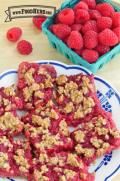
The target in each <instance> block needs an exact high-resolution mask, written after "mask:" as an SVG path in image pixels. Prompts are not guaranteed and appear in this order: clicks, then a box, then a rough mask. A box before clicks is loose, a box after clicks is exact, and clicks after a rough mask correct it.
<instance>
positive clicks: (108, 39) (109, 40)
mask: <svg viewBox="0 0 120 181" xmlns="http://www.w3.org/2000/svg"><path fill="white" fill-rule="evenodd" d="M98 40H99V42H100V43H101V44H102V45H106V46H115V45H116V44H117V43H118V37H117V35H116V34H115V33H114V32H113V31H112V30H110V29H108V28H106V29H105V30H103V31H102V32H101V33H99V35H98Z"/></svg>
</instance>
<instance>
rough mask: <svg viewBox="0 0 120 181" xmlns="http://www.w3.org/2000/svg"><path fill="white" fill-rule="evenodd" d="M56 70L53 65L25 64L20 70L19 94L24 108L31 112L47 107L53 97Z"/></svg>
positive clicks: (22, 64)
mask: <svg viewBox="0 0 120 181" xmlns="http://www.w3.org/2000/svg"><path fill="white" fill-rule="evenodd" d="M55 78H56V70H55V69H54V67H53V66H51V65H39V64H37V63H27V62H23V63H21V64H20V65H19V69H18V85H17V86H18V92H19V97H20V98H21V99H22V100H23V105H24V106H23V107H24V109H26V110H31V109H33V108H34V107H38V106H41V105H45V104H46V103H47V102H48V101H49V100H51V99H52V96H53V88H54V84H53V83H54V79H55Z"/></svg>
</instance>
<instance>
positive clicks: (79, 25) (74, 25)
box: [71, 24, 82, 31]
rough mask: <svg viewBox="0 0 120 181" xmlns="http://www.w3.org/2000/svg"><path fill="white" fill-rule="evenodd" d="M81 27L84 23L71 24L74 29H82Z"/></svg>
mask: <svg viewBox="0 0 120 181" xmlns="http://www.w3.org/2000/svg"><path fill="white" fill-rule="evenodd" d="M81 28H82V25H81V24H73V25H72V26H71V30H72V31H80V30H81Z"/></svg>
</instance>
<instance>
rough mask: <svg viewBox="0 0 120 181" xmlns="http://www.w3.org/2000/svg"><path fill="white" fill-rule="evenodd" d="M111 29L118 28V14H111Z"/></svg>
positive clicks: (119, 24)
mask: <svg viewBox="0 0 120 181" xmlns="http://www.w3.org/2000/svg"><path fill="white" fill-rule="evenodd" d="M112 20H113V28H116V27H118V26H120V12H114V13H113V14H112Z"/></svg>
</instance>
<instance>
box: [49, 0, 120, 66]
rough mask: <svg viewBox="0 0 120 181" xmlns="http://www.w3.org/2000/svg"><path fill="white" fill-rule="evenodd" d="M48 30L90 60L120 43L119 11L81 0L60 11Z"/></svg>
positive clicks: (88, 0)
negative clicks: (71, 6)
mask: <svg viewBox="0 0 120 181" xmlns="http://www.w3.org/2000/svg"><path fill="white" fill-rule="evenodd" d="M49 29H50V31H51V32H52V33H54V34H55V35H56V36H57V37H58V38H59V39H61V40H62V41H63V42H64V43H65V44H67V46H68V47H69V48H70V49H72V50H73V51H75V52H76V53H77V54H78V55H79V56H81V57H83V59H85V60H86V61H88V62H89V63H94V62H96V61H97V60H98V58H99V57H100V56H102V55H104V54H105V53H107V52H108V51H110V50H111V49H112V48H113V47H114V46H115V45H117V44H118V43H120V12H116V11H115V9H114V8H113V6H112V5H111V4H109V3H106V2H103V3H99V4H96V1H95V0H81V1H80V2H78V3H77V4H76V5H75V6H74V7H73V8H65V9H63V10H61V11H60V12H59V13H58V14H57V15H56V17H55V20H54V24H52V25H50V26H49Z"/></svg>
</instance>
